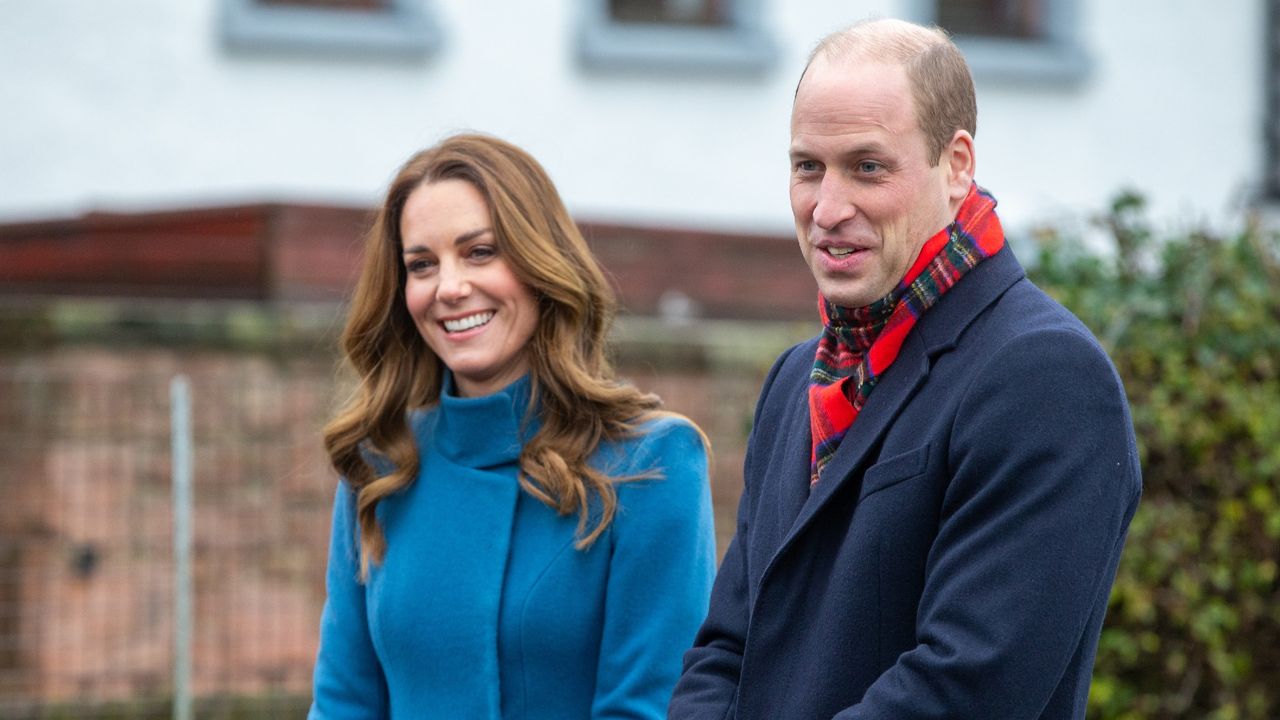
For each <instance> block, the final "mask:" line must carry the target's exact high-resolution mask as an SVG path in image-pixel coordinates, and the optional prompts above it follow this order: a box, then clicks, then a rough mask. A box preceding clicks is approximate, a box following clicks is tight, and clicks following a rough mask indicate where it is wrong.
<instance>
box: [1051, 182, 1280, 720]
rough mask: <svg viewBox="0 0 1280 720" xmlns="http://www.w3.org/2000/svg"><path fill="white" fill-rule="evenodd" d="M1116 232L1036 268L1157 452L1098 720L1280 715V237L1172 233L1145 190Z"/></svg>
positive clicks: (1143, 440) (1117, 601)
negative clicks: (1094, 345)
mask: <svg viewBox="0 0 1280 720" xmlns="http://www.w3.org/2000/svg"><path fill="white" fill-rule="evenodd" d="M1103 225H1104V227H1105V228H1106V229H1107V230H1108V231H1109V232H1108V233H1107V234H1108V235H1109V236H1110V238H1111V239H1112V240H1113V241H1114V252H1104V253H1097V252H1090V251H1088V250H1086V249H1084V248H1081V247H1080V244H1079V243H1073V242H1069V241H1067V240H1066V239H1064V238H1063V237H1061V236H1058V235H1055V234H1052V233H1046V234H1043V235H1041V236H1040V237H1039V238H1038V241H1039V242H1038V247H1037V249H1038V258H1036V260H1037V262H1033V263H1031V265H1032V266H1033V269H1032V270H1031V271H1030V274H1031V276H1032V279H1033V280H1034V281H1035V282H1036V283H1037V284H1038V285H1040V286H1041V287H1042V288H1044V289H1045V290H1046V291H1048V292H1049V293H1050V294H1051V295H1053V296H1055V297H1056V298H1057V299H1058V300H1059V301H1060V302H1062V303H1063V304H1064V305H1066V306H1067V307H1069V308H1070V309H1071V310H1072V311H1073V312H1075V313H1076V314H1077V315H1078V316H1079V317H1080V318H1081V319H1082V320H1083V321H1084V322H1085V323H1086V324H1088V325H1089V326H1090V327H1091V328H1092V329H1093V331H1094V332H1095V333H1096V334H1097V335H1098V337H1099V338H1100V339H1101V340H1102V341H1103V343H1104V345H1106V347H1107V350H1108V352H1109V353H1110V354H1111V357H1112V359H1113V360H1114V361H1115V363H1116V366H1117V367H1118V369H1119V371H1120V374H1121V376H1122V377H1123V379H1124V383H1125V389H1126V391H1127V392H1128V395H1129V402H1130V404H1131V407H1132V410H1133V421H1134V426H1135V429H1136V432H1137V436H1138V443H1139V446H1140V452H1141V457H1142V467H1143V478H1144V485H1145V488H1144V495H1143V499H1142V502H1141V504H1140V505H1139V508H1138V512H1137V515H1136V517H1135V518H1134V520H1133V524H1132V526H1131V528H1130V531H1129V539H1128V542H1127V544H1126V546H1125V551H1124V555H1123V558H1122V560H1121V564H1120V570H1119V575H1118V577H1117V579H1116V585H1115V589H1114V591H1113V593H1112V596H1111V604H1110V609H1109V612H1108V617H1107V623H1106V626H1105V628H1104V630H1103V633H1102V639H1101V642H1100V644H1099V648H1098V659H1097V665H1096V668H1095V671H1094V681H1093V687H1092V691H1091V693H1090V696H1089V716H1090V717H1091V718H1109V719H1111V718H1114V719H1120V720H1138V719H1142V720H1164V719H1165V718H1207V719H1214V720H1228V719H1236V718H1238V719H1241V720H1244V719H1248V720H1254V719H1258V720H1262V719H1264V718H1266V719H1273V718H1277V717H1280V582H1278V581H1277V563H1278V562H1280V241H1278V240H1277V237H1276V235H1274V234H1271V233H1266V232H1264V231H1263V230H1261V229H1260V228H1259V227H1258V225H1257V223H1256V222H1250V223H1249V224H1247V225H1246V226H1245V227H1243V228H1242V229H1240V230H1239V231H1238V232H1235V233H1232V234H1228V235H1221V234H1217V233H1214V232H1209V231H1196V232H1187V233H1179V234H1174V235H1171V236H1162V237H1157V235H1156V233H1155V232H1153V230H1152V228H1151V226H1150V224H1149V223H1148V221H1147V220H1146V217H1145V214H1144V203H1143V200H1142V198H1141V197H1139V196H1137V195H1135V194H1125V195H1122V196H1121V197H1119V198H1117V199H1116V200H1115V202H1114V204H1113V206H1112V208H1111V212H1110V214H1109V215H1108V216H1107V217H1106V218H1105V219H1104V221H1103Z"/></svg>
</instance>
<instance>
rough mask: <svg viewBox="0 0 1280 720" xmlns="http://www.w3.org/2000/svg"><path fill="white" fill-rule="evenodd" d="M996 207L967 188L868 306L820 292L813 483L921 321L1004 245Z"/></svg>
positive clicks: (812, 386)
mask: <svg viewBox="0 0 1280 720" xmlns="http://www.w3.org/2000/svg"><path fill="white" fill-rule="evenodd" d="M995 207H996V200H995V198H994V197H992V196H991V194H990V193H988V192H987V191H986V190H983V189H982V188H980V187H978V186H977V185H976V184H975V185H973V186H972V187H971V188H969V194H968V195H967V196H966V197H965V199H964V202H962V203H961V205H960V210H959V212H958V213H956V219H955V221H954V222H952V223H951V225H949V226H947V227H946V228H944V229H942V230H940V231H938V233H937V234H936V235H934V236H933V237H931V238H929V240H928V241H927V242H925V244H924V247H923V248H921V250H920V255H919V257H917V258H916V260H915V262H914V263H912V265H911V267H910V268H909V269H908V270H907V274H906V276H904V277H903V278H902V281H901V282H900V283H898V286H897V287H896V288H894V289H893V291H891V292H890V293H889V294H888V295H886V296H885V297H883V298H881V299H879V300H877V301H875V302H874V303H872V304H870V305H867V306H866V307H860V308H844V307H838V306H836V305H833V304H831V303H830V302H828V301H827V299H826V298H824V297H822V295H821V294H819V295H818V313H819V315H820V316H821V317H822V325H823V331H822V338H821V339H820V340H819V341H818V352H817V355H816V357H815V358H814V361H813V371H812V372H811V373H810V375H809V422H810V426H811V429H812V431H813V432H812V437H813V448H812V453H811V455H810V475H809V486H810V487H813V486H814V485H817V484H818V480H819V478H820V477H821V475H822V469H823V468H824V467H826V464H827V462H829V461H830V460H831V456H832V455H834V454H835V451H836V448H837V447H839V446H840V441H841V440H843V439H844V436H845V435H846V434H848V432H849V428H850V427H852V426H853V422H854V420H856V419H857V418H858V413H859V412H861V411H862V407H863V406H864V405H865V404H866V402H867V397H868V396H870V395H871V391H872V390H874V389H875V386H876V383H877V382H879V380H880V376H881V375H882V374H883V373H884V371H885V370H887V369H888V368H889V366H890V365H892V364H893V361H894V360H895V359H896V358H897V357H898V351H899V350H900V349H902V342H903V340H905V339H906V337H907V334H908V333H910V332H911V329H912V328H913V327H915V324H916V320H918V319H919V318H920V316H921V315H922V314H924V312H925V311H926V310H928V309H929V308H930V307H932V306H933V305H934V303H936V302H938V299H939V298H941V297H942V296H943V295H944V294H945V293H946V292H947V291H948V290H950V289H951V288H952V286H954V285H955V284H956V282H957V281H959V280H960V278H961V277H963V276H964V274H965V273H967V272H969V271H970V270H972V269H973V268H974V267H976V266H977V265H978V263H980V262H982V261H983V260H985V259H987V258H989V257H991V256H992V255H994V254H996V253H997V252H999V250H1000V248H1002V247H1004V230H1003V229H1001V227H1000V219H999V218H997V217H996V213H995Z"/></svg>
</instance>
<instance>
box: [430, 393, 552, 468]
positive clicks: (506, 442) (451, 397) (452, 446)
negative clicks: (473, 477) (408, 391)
mask: <svg viewBox="0 0 1280 720" xmlns="http://www.w3.org/2000/svg"><path fill="white" fill-rule="evenodd" d="M530 388H531V381H530V379H529V376H528V375H527V374H526V375H524V376H522V377H521V378H520V379H519V380H516V381H515V382H513V383H511V384H510V385H508V386H506V387H504V388H502V389H501V390H498V391H497V392H494V393H491V394H489V395H482V396H480V397H461V396H459V395H457V385H456V383H455V382H454V378H453V373H450V372H448V371H447V370H446V371H445V375H444V378H443V383H442V385H441V392H440V404H439V406H438V407H437V408H436V411H435V412H434V413H431V414H432V415H434V416H435V422H434V423H432V422H428V423H427V425H426V426H425V427H423V428H422V429H421V431H425V434H426V435H427V436H426V437H419V438H418V441H419V443H421V444H422V445H423V446H425V445H426V444H430V445H431V446H433V447H434V448H435V450H436V452H438V453H440V454H441V455H443V456H444V457H445V458H447V459H448V460H449V461H451V462H454V463H457V464H458V465H461V466H464V467H469V468H474V469H477V470H480V469H485V468H493V467H498V466H500V465H506V464H509V463H513V462H516V461H517V460H518V459H519V458H520V448H521V447H522V446H523V445H524V442H525V441H527V440H528V439H529V438H531V437H533V434H534V433H535V432H537V430H538V426H539V423H538V422H537V420H536V419H531V420H530V421H529V422H528V423H525V414H526V412H527V411H528V408H529V393H530Z"/></svg>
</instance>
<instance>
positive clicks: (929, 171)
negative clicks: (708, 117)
mask: <svg viewBox="0 0 1280 720" xmlns="http://www.w3.org/2000/svg"><path fill="white" fill-rule="evenodd" d="M946 154H947V153H946V152H944V153H943V155H944V157H945V156H946ZM927 155H928V152H927V150H926V142H925V137H924V133H923V132H922V131H921V130H920V124H919V122H917V120H916V110H915V102H914V100H913V98H912V95H911V86H910V82H909V80H908V79H907V75H906V71H905V70H903V69H902V68H901V67H900V66H897V65H889V64H882V63H878V62H873V61H866V60H861V59H854V60H837V61H834V62H832V61H828V60H827V59H825V58H822V57H819V58H816V59H815V60H814V62H813V64H812V65H810V67H809V69H808V71H807V72H806V73H805V76H804V78H803V80H802V81H801V83H800V87H799V90H798V91H797V93H796V100H795V106H794V108H793V109H792V113H791V212H792V213H793V214H794V215H795V220H796V235H797V237H798V239H799V241H800V251H801V253H803V254H804V258H805V261H806V262H808V263H809V269H810V270H811V271H812V272H813V277H814V278H815V279H816V280H817V281H818V289H819V290H820V291H821V292H822V294H823V296H824V297H826V298H827V300H829V301H831V302H832V303H834V304H835V305H838V306H842V307H862V306H864V305H869V304H871V303H873V302H875V301H876V300H879V299H880V298H882V297H884V296H885V295H887V294H888V293H889V292H890V291H891V290H893V288H894V287H895V286H896V285H897V284H898V283H899V282H900V281H901V280H902V278H903V277H904V276H905V275H906V274H907V270H908V269H909V268H910V266H911V264H912V262H913V261H914V260H915V259H916V256H917V255H919V253H920V248H921V247H922V246H923V245H924V243H925V241H926V240H928V239H929V238H930V237H931V236H933V235H934V234H935V233H936V232H937V231H939V230H941V229H942V228H944V227H946V226H947V225H948V224H950V222H951V221H952V219H954V217H955V213H954V208H952V207H951V200H950V198H951V195H952V194H953V186H954V185H955V183H954V182H951V183H949V177H948V175H949V164H948V163H947V162H940V163H937V164H936V165H931V161H936V160H937V158H930V157H927ZM966 189H967V188H966Z"/></svg>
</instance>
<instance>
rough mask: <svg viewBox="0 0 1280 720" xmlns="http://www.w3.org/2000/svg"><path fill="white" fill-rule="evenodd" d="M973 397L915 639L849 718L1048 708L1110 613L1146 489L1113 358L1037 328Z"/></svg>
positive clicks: (963, 419) (1023, 712)
mask: <svg viewBox="0 0 1280 720" xmlns="http://www.w3.org/2000/svg"><path fill="white" fill-rule="evenodd" d="M963 393H964V394H963V396H962V398H963V399H962V400H961V404H960V407H959V412H958V416H957V417H956V420H955V424H954V427H953V429H952V433H951V441H950V447H949V449H948V452H947V462H948V468H949V472H950V480H949V484H948V486H947V489H946V491H945V493H944V496H943V504H942V508H941V516H940V521H939V528H938V533H937V536H936V539H935V541H934V543H933V546H932V548H931V550H930V552H929V556H928V559H927V562H926V566H925V574H926V576H925V584H924V591H923V594H922V597H921V600H920V605H919V609H918V613H917V621H916V640H917V643H918V644H917V645H916V647H915V648H913V649H912V650H909V651H908V652H906V653H903V654H902V655H901V656H899V658H898V660H897V662H896V663H895V664H894V665H893V666H891V667H890V668H889V669H888V670H887V671H886V672H885V673H883V674H882V675H881V676H880V677H879V678H878V679H877V680H876V681H875V682H874V683H873V684H872V685H871V687H870V688H869V689H868V690H867V692H866V693H865V695H864V696H863V698H862V700H861V701H860V702H859V703H858V704H857V705H855V706H853V707H850V708H847V709H846V710H844V711H842V712H840V713H839V714H837V715H836V717H837V718H840V719H841V720H872V719H873V718H874V719H877V720H888V719H890V718H891V719H892V720H923V719H925V718H960V717H965V718H1002V719H1003V720H1020V719H1023V718H1026V719H1028V720H1031V719H1034V718H1038V717H1040V714H1041V712H1042V711H1043V708H1044V707H1045V705H1046V703H1048V701H1049V699H1050V695H1051V694H1052V693H1053V692H1054V689H1055V687H1057V686H1058V685H1059V682H1060V680H1061V679H1062V678H1063V673H1064V671H1065V669H1066V667H1067V666H1068V663H1069V661H1070V660H1071V659H1072V657H1073V656H1074V655H1076V654H1077V653H1080V652H1088V650H1086V647H1087V646H1085V645H1082V640H1081V638H1084V637H1086V636H1087V634H1089V633H1096V632H1097V627H1098V626H1099V624H1100V623H1101V622H1102V617H1101V613H1102V609H1105V607H1106V601H1105V598H1106V594H1107V593H1108V592H1109V590H1110V587H1111V583H1112V581H1113V580H1114V576H1115V571H1116V565H1117V562H1118V559H1119V555H1120V550H1121V546H1122V544H1123V542H1124V535H1125V531H1126V528H1127V527H1128V523H1129V519H1130V518H1131V517H1132V515H1133V512H1134V509H1135V507H1136V504H1137V500H1138V496H1139V494H1140V492H1141V479H1140V477H1141V476H1140V471H1139V469H1138V465H1137V461H1136V457H1137V455H1136V451H1135V446H1134V440H1133V430H1132V424H1131V421H1130V419H1129V414H1128V408H1127V405H1126V401H1125V397H1124V392H1123V389H1122V388H1121V387H1120V382H1119V378H1118V377H1117V376H1116V374H1115V371H1114V369H1113V368H1112V367H1111V364H1110V362H1109V361H1108V360H1107V359H1106V356H1105V355H1104V354H1103V352H1102V350H1101V348H1099V347H1098V346H1097V345H1096V344H1095V343H1094V341H1093V340H1092V339H1091V338H1088V337H1086V336H1085V335H1084V334H1083V333H1082V332H1077V331H1074V330H1070V329H1055V330H1044V331H1038V332H1036V333H1032V334H1029V335H1023V336H1020V337H1017V338H1015V339H1014V341H1013V342H1010V343H1009V344H1007V345H1006V346H1004V347H1001V348H993V352H992V353H991V354H990V356H989V358H988V361H987V363H986V365H985V366H984V367H982V368H980V369H979V370H978V371H977V373H976V374H975V375H974V376H973V379H972V382H971V384H970V385H969V387H968V388H966V389H964V390H963ZM1086 628H1088V630H1086ZM1086 666H1089V667H1091V666H1092V661H1091V658H1090V661H1089V662H1088V663H1087V665H1086ZM1084 686H1085V687H1087V680H1086V683H1085V685H1084ZM1077 687H1078V686H1077ZM1081 692H1082V691H1081ZM1078 701H1079V702H1083V696H1080V698H1079V700H1078ZM1081 712H1083V710H1081Z"/></svg>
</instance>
